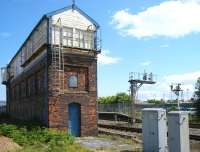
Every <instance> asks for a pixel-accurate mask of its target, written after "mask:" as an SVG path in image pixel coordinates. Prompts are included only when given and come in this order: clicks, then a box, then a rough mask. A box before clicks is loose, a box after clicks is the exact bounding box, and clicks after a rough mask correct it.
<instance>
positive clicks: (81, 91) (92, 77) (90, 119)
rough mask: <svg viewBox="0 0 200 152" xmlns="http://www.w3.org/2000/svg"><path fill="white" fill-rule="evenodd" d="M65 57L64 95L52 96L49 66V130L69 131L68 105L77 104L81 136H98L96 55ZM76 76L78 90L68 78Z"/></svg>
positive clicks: (51, 72) (50, 69)
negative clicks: (71, 84) (79, 112)
mask: <svg viewBox="0 0 200 152" xmlns="http://www.w3.org/2000/svg"><path fill="white" fill-rule="evenodd" d="M86 57H87V58H85V56H84V55H79V54H78V55H75V56H73V57H70V60H69V59H68V58H69V56H68V54H66V56H65V77H64V83H65V85H64V94H63V95H59V96H53V94H52V92H54V91H55V89H54V86H53V84H52V83H51V82H53V80H52V79H53V77H52V76H53V72H54V71H52V65H50V66H49V70H48V71H49V98H48V99H49V100H48V101H49V127H52V128H59V129H64V130H66V131H68V105H69V104H70V103H74V102H75V103H79V104H80V105H81V136H95V135H97V115H96V112H97V110H96V100H97V82H96V81H97V75H96V73H97V61H96V55H93V56H89V55H87V56H86ZM74 74H77V75H78V87H77V88H70V87H69V85H68V78H69V76H70V75H74Z"/></svg>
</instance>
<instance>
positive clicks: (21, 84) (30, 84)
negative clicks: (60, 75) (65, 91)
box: [7, 67, 45, 124]
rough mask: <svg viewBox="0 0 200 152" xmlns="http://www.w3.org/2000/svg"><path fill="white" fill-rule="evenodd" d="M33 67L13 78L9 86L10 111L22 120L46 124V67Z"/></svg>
mask: <svg viewBox="0 0 200 152" xmlns="http://www.w3.org/2000/svg"><path fill="white" fill-rule="evenodd" d="M35 68H36V67H35ZM35 68H33V69H31V71H34V72H33V73H32V72H30V73H29V72H26V73H24V75H21V76H20V77H19V78H16V79H15V80H12V81H11V82H10V85H9V86H7V87H9V94H7V95H8V96H9V101H8V102H7V105H8V108H7V109H8V112H9V114H10V115H11V116H12V117H15V118H18V119H22V120H37V121H40V122H42V123H44V124H45V120H44V119H45V118H44V100H45V95H44V88H45V86H44V85H45V84H44V77H45V72H44V67H42V68H40V69H35Z"/></svg>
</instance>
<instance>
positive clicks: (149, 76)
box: [129, 72, 157, 82]
mask: <svg viewBox="0 0 200 152" xmlns="http://www.w3.org/2000/svg"><path fill="white" fill-rule="evenodd" d="M129 80H142V81H154V82H156V81H157V76H156V75H154V74H153V73H146V72H144V73H138V72H131V73H130V74H129Z"/></svg>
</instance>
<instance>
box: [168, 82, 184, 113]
mask: <svg viewBox="0 0 200 152" xmlns="http://www.w3.org/2000/svg"><path fill="white" fill-rule="evenodd" d="M170 89H171V91H172V92H173V93H174V94H175V95H176V97H177V105H178V110H180V100H179V96H180V93H181V92H183V90H182V89H181V83H178V84H172V85H170Z"/></svg>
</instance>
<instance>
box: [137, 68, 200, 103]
mask: <svg viewBox="0 0 200 152" xmlns="http://www.w3.org/2000/svg"><path fill="white" fill-rule="evenodd" d="M198 77H200V71H196V72H191V73H183V74H172V75H168V76H164V77H162V78H160V79H159V81H158V82H157V83H156V84H155V85H144V86H143V87H142V88H141V90H139V95H138V97H139V99H141V100H147V99H154V98H156V99H161V98H165V100H168V99H171V95H172V98H173V99H175V98H176V97H175V95H174V94H173V93H171V91H170V85H171V83H182V86H181V88H182V89H183V95H184V96H183V98H184V99H188V98H190V97H192V96H193V93H194V90H195V83H196V81H197V79H198Z"/></svg>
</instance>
